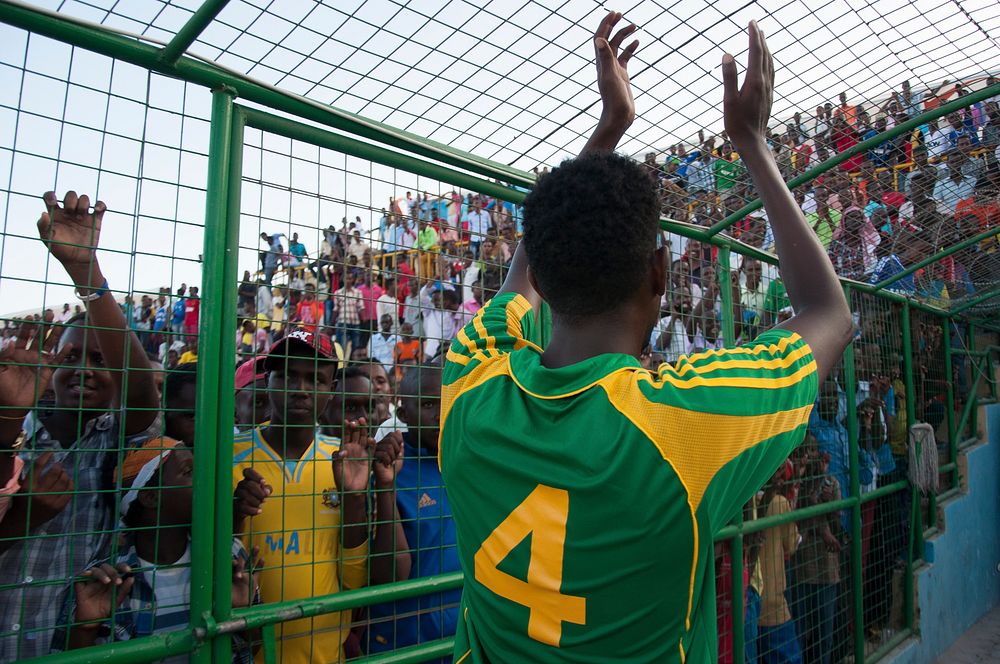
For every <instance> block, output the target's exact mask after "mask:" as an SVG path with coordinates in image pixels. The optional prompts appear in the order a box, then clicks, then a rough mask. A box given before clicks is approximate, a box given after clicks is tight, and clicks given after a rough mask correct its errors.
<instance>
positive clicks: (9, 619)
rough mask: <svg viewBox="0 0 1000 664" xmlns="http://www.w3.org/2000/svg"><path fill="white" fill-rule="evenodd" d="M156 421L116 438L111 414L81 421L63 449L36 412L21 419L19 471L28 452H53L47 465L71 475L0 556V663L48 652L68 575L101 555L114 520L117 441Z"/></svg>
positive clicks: (133, 440) (137, 440)
mask: <svg viewBox="0 0 1000 664" xmlns="http://www.w3.org/2000/svg"><path fill="white" fill-rule="evenodd" d="M159 427H160V422H159V420H157V421H156V422H154V423H153V425H151V426H150V428H149V429H147V430H146V431H145V432H143V433H142V434H139V435H136V436H126V437H125V438H124V442H123V443H122V442H121V440H120V436H122V433H121V431H120V427H119V425H118V419H117V417H116V415H114V414H112V413H105V414H104V415H101V416H100V417H96V418H94V419H92V420H89V421H87V422H84V423H81V424H80V428H81V430H82V433H81V435H80V437H79V438H78V439H77V440H76V441H75V442H73V444H72V445H67V446H65V447H64V446H63V445H62V444H61V443H60V442H59V441H58V440H55V439H53V438H52V436H50V435H49V432H48V431H47V430H46V429H45V426H44V425H43V424H42V422H41V420H39V418H38V416H37V415H36V413H34V412H32V413H29V414H28V416H27V417H26V418H25V421H24V430H25V433H26V434H27V436H28V439H27V441H26V442H25V451H23V452H22V453H21V457H22V458H23V459H24V462H25V470H24V472H25V473H27V472H29V469H30V467H31V463H32V461H33V460H34V458H35V457H36V456H38V455H40V454H42V453H44V452H47V451H51V452H53V456H52V463H60V464H62V467H63V469H64V470H65V471H66V473H67V474H68V475H69V476H70V478H71V479H72V481H73V499H72V500H71V501H70V502H69V504H68V505H66V507H65V509H63V511H62V512H60V513H59V514H58V515H57V516H55V517H54V518H53V519H52V520H50V521H48V522H47V523H44V524H42V525H41V526H39V527H38V528H36V529H35V530H33V531H31V532H30V533H26V536H25V537H22V538H21V539H20V540H19V541H17V542H16V543H15V544H14V545H13V546H12V547H11V548H9V549H7V551H5V552H4V553H3V554H2V555H0V661H3V662H7V661H14V660H21V659H27V658H28V657H37V656H39V655H44V654H45V653H47V652H49V646H50V644H51V643H52V635H53V630H54V629H55V627H56V624H57V622H58V618H59V612H60V609H61V608H62V605H63V601H64V599H65V597H66V594H67V592H68V591H69V579H70V578H71V577H72V576H73V575H75V574H77V573H79V572H82V571H84V570H85V569H87V566H88V564H89V563H90V562H91V561H93V560H96V559H100V558H104V557H106V556H107V555H108V552H109V547H110V539H111V532H112V530H113V528H114V525H115V522H114V519H113V512H114V505H113V501H114V491H113V488H114V485H113V482H112V480H111V477H112V474H113V470H114V467H115V465H117V463H118V461H119V454H122V453H121V452H119V447H120V446H121V447H122V448H123V449H128V448H135V447H140V446H141V445H142V443H143V442H144V441H145V439H146V438H148V437H149V434H150V432H153V431H157V430H158V429H159ZM23 483H24V482H22V484H23ZM7 518H10V515H8V516H7ZM26 527H27V525H26V524H25V528H26Z"/></svg>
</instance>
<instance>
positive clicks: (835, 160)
mask: <svg viewBox="0 0 1000 664" xmlns="http://www.w3.org/2000/svg"><path fill="white" fill-rule="evenodd" d="M997 94H1000V83H997V84H996V85H991V86H989V87H985V88H983V89H981V90H977V91H976V92H970V93H969V94H967V95H965V96H964V97H959V98H957V99H955V100H953V101H950V102H947V103H945V104H941V106H939V107H937V108H935V109H932V110H930V111H927V112H926V113H921V114H920V115H918V116H916V117H913V118H910V119H909V120H907V121H906V122H902V123H900V124H898V125H896V126H895V127H893V128H892V129H887V130H886V131H883V132H882V133H881V134H876V135H875V136H872V137H871V138H869V139H867V140H864V141H861V142H860V143H858V144H857V145H854V146H852V147H850V148H848V149H846V150H844V151H843V152H838V153H837V154H836V155H834V156H832V157H830V158H829V159H827V160H826V161H824V162H822V163H820V164H818V165H816V166H813V167H812V168H810V169H809V170H807V171H804V172H803V173H801V174H799V175H797V176H795V177H794V178H792V179H791V180H789V181H788V182H787V183H786V184H787V186H788V188H789V189H794V188H795V187H798V186H799V185H802V184H805V183H806V182H811V181H812V180H815V179H816V178H817V177H819V176H820V175H823V173H826V172H827V171H829V170H830V169H832V168H834V167H835V166H839V165H840V164H842V163H844V162H845V161H847V160H848V159H850V158H851V157H854V156H856V155H859V154H861V153H862V152H867V151H868V150H870V149H871V148H874V147H876V146H878V145H881V144H882V143H884V142H886V141H888V140H891V139H893V138H895V137H897V136H899V135H901V134H905V133H906V132H912V131H913V130H914V129H916V128H917V127H919V126H920V125H924V124H927V123H928V122H930V121H931V120H937V119H938V118H941V117H944V116H946V115H948V114H949V113H952V112H954V111H957V110H959V109H962V108H965V107H967V106H971V105H972V104H975V103H977V102H980V101H983V100H986V99H989V98H990V97H992V96H994V95H997ZM763 205H764V202H763V201H762V200H761V199H759V198H758V199H756V200H754V201H751V202H750V203H747V204H746V205H744V206H743V207H741V208H740V209H739V210H737V211H736V212H733V213H732V214H730V215H729V216H727V217H726V218H725V219H722V220H721V221H718V222H716V223H715V224H712V226H711V228H709V233H711V234H712V235H715V234H716V233H721V232H722V231H724V230H725V229H727V228H728V227H730V226H731V225H733V223H735V222H736V221H738V220H740V219H742V218H743V217H745V216H747V215H748V214H750V213H751V212H753V211H755V210H759V209H760V208H761V207H763Z"/></svg>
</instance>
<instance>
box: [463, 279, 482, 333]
mask: <svg viewBox="0 0 1000 664" xmlns="http://www.w3.org/2000/svg"><path fill="white" fill-rule="evenodd" d="M470 290H471V291H472V297H470V298H469V299H468V300H466V301H465V302H463V303H462V307H461V309H460V310H459V314H460V315H461V316H462V321H463V325H464V324H465V323H468V322H469V321H471V320H472V318H473V317H474V316H475V315H476V312H478V311H479V310H480V309H482V308H483V282H481V281H477V282H476V283H474V284H472V288H471V289H470Z"/></svg>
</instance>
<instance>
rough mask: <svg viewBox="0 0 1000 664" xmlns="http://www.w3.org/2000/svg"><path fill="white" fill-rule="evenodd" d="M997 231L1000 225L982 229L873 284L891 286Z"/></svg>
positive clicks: (993, 234) (991, 235) (988, 237)
mask: <svg viewBox="0 0 1000 664" xmlns="http://www.w3.org/2000/svg"><path fill="white" fill-rule="evenodd" d="M998 233H1000V226H998V227H996V228H991V229H989V230H986V231H983V232H982V233H978V234H976V235H973V236H972V237H970V238H966V239H965V240H962V241H961V242H958V243H956V244H953V245H951V246H950V247H948V248H947V249H942V250H941V251H939V252H937V253H935V254H932V255H930V256H928V257H927V258H924V259H922V260H919V261H917V262H916V263H914V264H913V265H911V266H910V267H908V268H906V269H905V270H903V271H902V272H897V273H896V274H894V275H892V276H891V277H889V278H888V279H885V280H884V281H880V282H879V283H877V284H875V288H877V289H882V288H888V287H889V286H891V285H892V284H894V283H896V282H897V281H899V280H900V279H904V278H906V277H908V276H910V275H911V274H913V273H914V272H916V271H917V270H920V269H922V268H925V267H927V266H928V265H930V264H931V263H936V262H938V261H939V260H941V259H943V258H947V257H948V256H951V255H952V254H954V253H958V252H959V251H961V250H962V249H965V248H967V247H971V246H973V245H975V244H979V243H980V242H982V241H983V240H989V239H990V238H992V237H996V235H997V234H998ZM952 313H954V310H952Z"/></svg>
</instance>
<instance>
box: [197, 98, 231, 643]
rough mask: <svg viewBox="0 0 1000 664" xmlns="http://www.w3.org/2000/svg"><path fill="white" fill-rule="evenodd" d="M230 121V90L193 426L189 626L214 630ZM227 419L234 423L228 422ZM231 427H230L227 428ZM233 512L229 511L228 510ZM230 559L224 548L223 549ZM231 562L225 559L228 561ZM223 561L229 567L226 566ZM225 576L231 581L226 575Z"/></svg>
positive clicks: (217, 133) (208, 224) (208, 219)
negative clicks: (216, 491) (216, 515)
mask: <svg viewBox="0 0 1000 664" xmlns="http://www.w3.org/2000/svg"><path fill="white" fill-rule="evenodd" d="M232 120H233V96H232V93H231V91H229V90H216V91H214V92H213V94H212V124H211V132H210V135H209V148H208V185H207V188H206V194H205V246H204V271H203V274H202V298H203V300H202V304H203V306H202V307H201V320H200V324H199V329H198V335H199V337H200V342H201V343H199V344H198V351H199V352H198V358H199V364H200V365H201V369H202V370H201V371H199V372H198V385H197V399H196V404H197V405H196V408H197V410H196V412H197V413H198V417H197V419H196V420H195V443H194V447H195V453H194V454H195V458H196V459H197V463H195V465H194V487H193V488H194V501H195V502H194V513H193V514H192V516H191V624H192V625H193V626H195V627H205V628H209V631H211V630H210V627H211V626H212V625H213V624H214V617H213V614H214V611H213V603H212V592H213V583H212V578H213V569H214V562H213V561H214V559H215V556H214V553H215V551H214V549H215V546H214V545H215V536H214V532H215V526H216V524H215V476H216V448H217V444H216V442H217V441H216V436H217V435H218V430H219V420H220V419H226V418H220V414H221V413H220V411H219V408H218V403H217V402H218V399H219V389H220V386H219V371H218V367H219V366H220V363H221V360H222V352H223V348H222V346H223V339H226V338H228V337H231V336H232V334H230V332H231V330H230V328H231V327H232V318H227V312H226V310H225V306H224V301H225V299H226V298H227V297H228V296H229V292H230V291H232V290H233V289H234V287H235V281H234V282H232V283H229V282H226V281H225V263H226V253H227V251H228V246H227V237H226V233H225V228H226V225H227V219H228V213H227V205H228V189H229V180H228V178H227V174H228V165H229V157H230V139H231V130H232ZM228 419H230V420H231V419H232V418H231V417H230V418H228ZM230 426H232V425H231V423H230ZM230 509H231V507H230ZM227 554H228V547H227ZM226 557H227V558H228V557H229V556H228V555H227V556H226ZM228 564H229V563H228V561H227V565H228ZM227 576H231V574H230V575H227ZM211 660H212V653H211V651H210V649H208V648H199V649H198V650H197V651H195V652H194V653H193V654H192V656H191V661H192V662H206V663H207V662H210V661H211Z"/></svg>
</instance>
